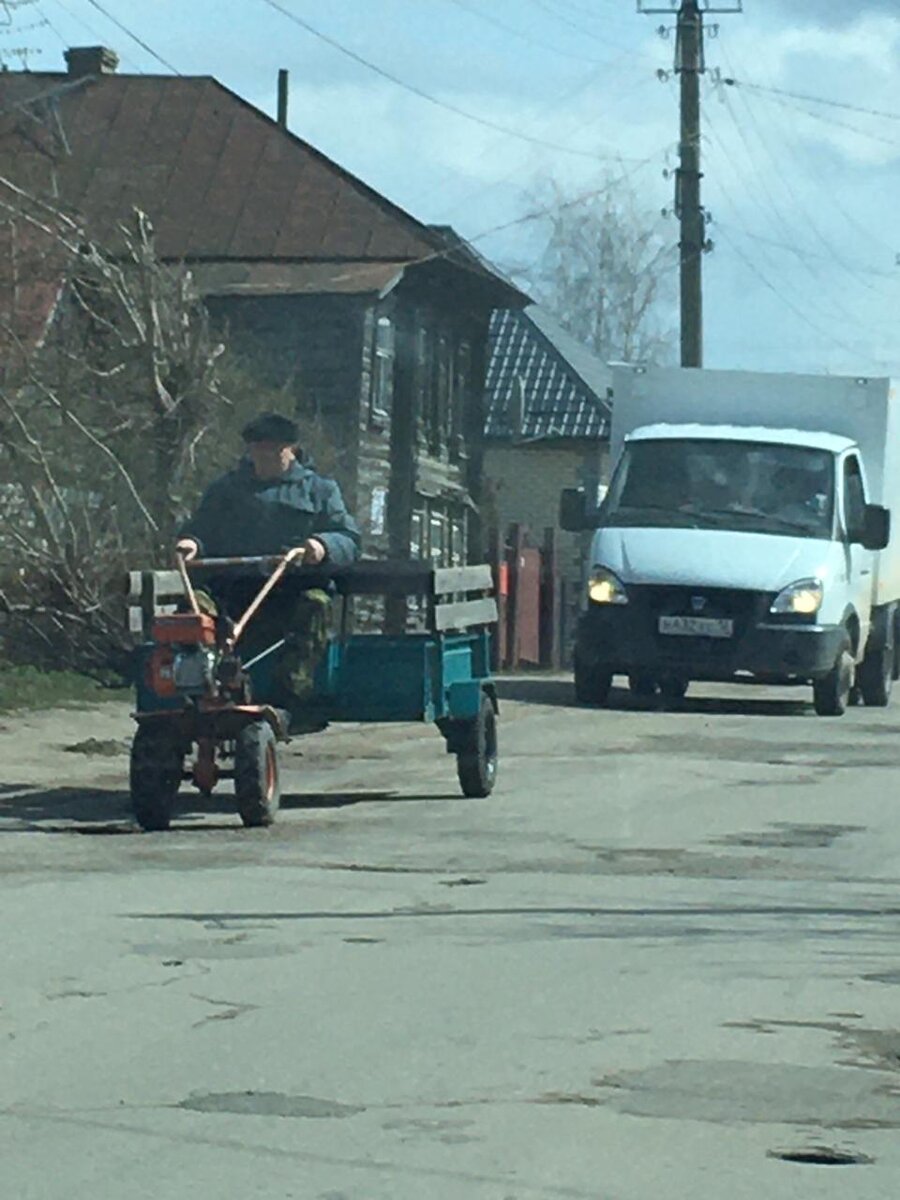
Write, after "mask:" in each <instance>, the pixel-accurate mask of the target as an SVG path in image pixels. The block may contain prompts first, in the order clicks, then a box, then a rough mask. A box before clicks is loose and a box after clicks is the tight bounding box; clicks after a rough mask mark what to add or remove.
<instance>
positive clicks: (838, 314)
mask: <svg viewBox="0 0 900 1200" xmlns="http://www.w3.org/2000/svg"><path fill="white" fill-rule="evenodd" d="M710 132H711V133H712V135H713V138H714V139H715V141H716V142H717V143H718V145H719V147H720V149H721V150H722V152H723V154H724V155H725V156H726V158H727V159H728V161H729V163H730V165H731V166H732V169H733V170H735V171H736V168H735V166H734V162H733V159H732V157H731V156H730V155H729V152H728V148H727V147H726V146H725V144H724V143H723V142H722V140H721V138H719V136H718V134H717V133H716V132H715V130H714V129H713V128H712V126H710ZM736 173H737V172H736ZM742 181H743V180H742V177H740V178H739V179H738V182H739V183H741V182H742ZM717 185H718V188H719V190H720V191H721V193H722V197H723V198H724V200H725V201H726V202H727V204H728V205H729V207H730V208H731V209H732V210H733V211H734V213H735V214H736V215H737V217H738V219H740V217H741V210H740V206H739V205H738V204H737V203H736V202H735V200H734V197H733V196H732V195H731V194H730V192H729V190H728V189H727V188H726V187H725V185H724V182H723V180H722V178H721V176H717ZM751 194H752V190H751ZM760 208H761V209H762V206H760ZM773 211H774V212H775V215H776V219H778V218H779V217H780V213H779V212H778V210H777V206H776V207H775V208H773ZM785 228H786V236H787V238H788V239H790V236H791V234H790V230H789V229H787V227H786V226H785ZM725 229H726V231H727V226H726V227H725ZM723 236H724V240H725V241H726V242H727V243H728V244H729V245H731V246H732V248H733V249H735V253H737V254H739V256H741V257H744V256H743V252H742V251H740V250H739V248H737V247H735V245H734V243H733V241H732V240H731V238H729V237H727V236H726V235H723ZM801 262H802V265H803V266H804V267H805V269H806V270H807V272H808V273H809V275H810V277H811V279H812V280H813V285H814V287H815V288H816V300H815V301H814V302H810V301H809V300H808V299H806V298H805V299H804V303H805V305H806V307H807V308H809V307H813V308H818V309H819V311H820V312H821V314H822V316H823V317H824V319H825V320H828V321H835V322H838V323H840V324H841V325H842V326H844V327H847V326H850V327H854V326H855V327H857V328H859V329H862V330H865V332H867V333H869V334H871V333H872V332H873V326H872V324H871V323H869V322H866V321H864V320H861V319H860V318H859V317H858V316H855V315H854V314H852V313H850V312H849V311H848V310H847V309H844V308H840V309H839V308H838V307H837V306H835V309H834V310H833V311H832V310H826V309H825V308H824V307H822V305H821V304H820V303H819V298H820V296H821V294H822V293H823V290H824V287H825V285H826V280H825V279H824V277H823V276H822V275H821V272H819V271H818V270H816V269H814V268H813V267H812V266H810V265H809V263H808V262H807V261H805V260H801ZM775 269H776V270H778V269H783V263H780V262H779V263H778V264H777V265H776V268H775ZM757 274H758V275H759V276H760V277H762V272H761V271H757ZM764 282H765V284H766V286H767V287H768V288H769V289H770V290H772V291H774V292H776V294H778V295H779V296H780V297H781V298H782V300H783V301H784V303H786V304H788V306H789V307H790V308H791V309H792V310H793V311H795V312H799V311H802V310H799V309H798V308H797V306H796V305H795V304H794V303H793V301H790V300H789V298H787V297H785V296H784V295H783V293H782V292H780V291H779V290H778V289H777V288H776V287H775V286H774V285H773V284H772V283H771V281H770V280H768V279H767V278H766V279H764ZM807 324H810V325H812V324H813V323H812V322H811V321H810V320H809V319H808V318H807ZM813 327H814V328H817V329H818V330H819V332H822V329H821V326H815V325H813ZM829 336H830V335H829ZM833 340H835V341H838V340H839V339H837V338H833ZM854 353H855V351H854Z"/></svg>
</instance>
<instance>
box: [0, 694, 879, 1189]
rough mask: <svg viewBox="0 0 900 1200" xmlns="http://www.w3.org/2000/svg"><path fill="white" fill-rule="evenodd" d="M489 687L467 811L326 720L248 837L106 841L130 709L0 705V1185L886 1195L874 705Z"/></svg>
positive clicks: (204, 829)
mask: <svg viewBox="0 0 900 1200" xmlns="http://www.w3.org/2000/svg"><path fill="white" fill-rule="evenodd" d="M501 686H502V694H503V701H502V712H501V739H502V742H501V770H500V779H499V783H498V788H497V791H496V793H495V795H494V796H493V797H492V798H491V799H490V800H488V801H475V800H464V799H462V798H460V796H459V795H458V792H457V786H456V779H455V772H454V766H453V760H452V759H450V758H448V757H447V756H446V755H445V754H444V753H443V743H442V742H441V740H440V738H439V736H438V735H437V734H436V733H435V732H434V731H432V730H430V729H426V728H419V727H407V726H402V727H401V726H397V727H369V728H363V727H346V728H345V727H340V728H337V729H333V730H329V731H327V732H325V733H323V734H318V735H315V736H314V737H310V738H306V739H302V740H300V741H298V742H295V743H293V744H292V745H291V747H289V748H288V750H287V751H286V752H285V754H284V756H283V771H284V792H285V797H284V806H283V810H282V813H281V816H280V819H279V822H278V824H277V825H276V826H274V827H273V828H272V829H270V830H258V831H245V830H243V829H242V828H241V827H240V825H239V822H238V820H237V817H236V816H235V815H234V812H233V810H232V807H231V805H230V803H229V797H228V796H227V794H222V795H221V796H219V795H217V796H216V797H214V799H213V801H212V802H211V803H209V804H202V803H200V802H199V800H198V798H197V797H196V796H194V795H193V794H192V793H191V792H190V791H187V792H186V793H185V794H184V796H183V802H184V803H183V811H182V812H181V813H180V814H179V817H178V819H177V821H176V822H175V825H174V828H173V830H172V831H171V832H170V833H168V834H142V833H139V832H138V831H136V830H135V828H134V826H133V825H132V823H131V821H130V819H129V816H128V805H127V793H126V790H125V789H126V779H127V739H128V738H129V736H130V728H129V719H128V709H127V706H126V705H124V704H107V705H103V706H101V707H99V708H95V709H92V710H90V711H86V712H78V711H74V710H69V711H64V712H52V713H41V714H31V715H28V716H21V717H15V716H14V717H6V718H3V719H2V725H0V904H2V912H3V930H4V933H3V940H2V950H0V966H2V971H0V1178H2V1181H3V1183H2V1192H0V1194H2V1196H3V1197H4V1198H5V1197H7V1196H8V1197H10V1198H11V1200H12V1198H15V1200H63V1198H65V1200H82V1198H85V1200H88V1198H90V1200H105V1198H106V1197H115V1198H116V1200H138V1198H141V1200H144V1198H146V1200H150V1198H151V1197H152V1198H153V1200H157V1198H158V1197H167V1198H168V1197H171V1198H179V1197H182V1196H183V1197H188V1196H189V1197H191V1200H205V1198H206V1197H210V1198H211V1197H216V1198H217V1200H232V1198H234V1200H237V1198H238V1197H240V1198H241V1200H243V1198H245V1197H260V1198H265V1200H270V1198H272V1200H274V1198H281V1197H299V1198H302V1200H423V1198H424V1200H432V1198H433V1200H462V1198H466V1200H469V1198H471V1200H532V1198H536V1197H539V1198H547V1200H551V1198H556V1197H568V1198H573V1200H651V1198H652V1200H656V1198H657V1197H671V1198H673V1200H682V1198H683V1197H691V1200H721V1198H722V1197H723V1196H727V1197H728V1198H729V1200H751V1198H752V1200H758V1198H759V1197H760V1196H766V1197H767V1198H776V1200H780V1198H782V1197H784V1198H788V1197H790V1198H795V1197H801V1196H802V1197H806V1196H809V1197H816V1198H817V1200H818V1198H819V1197H823V1198H825V1200H828V1198H830V1197H832V1196H833V1197H837V1196H841V1197H845V1196H847V1195H853V1196H854V1197H862V1198H863V1200H881V1198H884V1200H888V1198H891V1200H892V1198H893V1197H895V1196H896V1195H897V1194H898V1193H900V1138H898V1134H897V1130H898V1129H900V938H898V933H900V822H898V819H897V810H898V806H900V732H898V718H897V715H896V713H895V712H894V711H892V710H890V709H888V710H886V711H876V710H867V709H862V708H859V709H854V710H852V711H851V712H850V713H848V715H847V716H846V717H845V718H844V719H842V720H839V721H829V720H822V719H818V718H816V717H815V716H814V715H813V714H812V710H811V708H810V707H809V706H808V705H806V704H805V702H804V701H805V695H804V694H801V693H799V692H790V691H777V690H768V691H764V692H760V691H757V690H750V689H747V688H730V689H726V688H715V687H709V688H700V687H698V688H696V689H694V690H693V691H692V694H691V698H690V699H689V700H688V701H687V702H686V703H685V704H684V705H683V706H682V707H681V708H679V709H678V710H676V711H662V710H661V709H659V708H657V707H655V706H653V705H651V706H649V707H639V706H637V705H636V704H634V703H632V702H631V701H630V700H629V699H628V697H627V696H625V694H624V693H620V694H619V695H618V696H617V699H616V706H615V708H614V709H613V710H611V711H593V710H587V709H580V708H576V707H574V706H573V705H572V703H571V700H570V692H571V687H570V683H569V682H568V681H567V680H565V679H561V678H548V677H531V678H516V679H512V680H504V681H503V682H502V685H501ZM898 704H900V700H898ZM75 751H77V752H75Z"/></svg>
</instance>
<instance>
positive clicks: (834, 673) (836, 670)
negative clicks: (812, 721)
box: [813, 650, 854, 717]
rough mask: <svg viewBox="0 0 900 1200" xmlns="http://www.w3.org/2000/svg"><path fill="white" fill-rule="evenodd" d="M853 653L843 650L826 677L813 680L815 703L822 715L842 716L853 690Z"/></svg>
mask: <svg viewBox="0 0 900 1200" xmlns="http://www.w3.org/2000/svg"><path fill="white" fill-rule="evenodd" d="M853 666H854V664H853V655H852V654H851V653H850V651H849V650H842V651H841V653H840V655H839V656H838V660H837V662H836V663H835V664H834V666H833V667H832V668H831V670H830V671H829V672H828V674H827V675H826V676H825V677H824V679H816V680H815V681H814V682H813V704H814V705H815V709H816V713H817V714H818V715H819V716H820V717H842V716H843V715H844V713H845V712H846V711H847V707H848V705H849V703H850V693H851V692H852V690H853Z"/></svg>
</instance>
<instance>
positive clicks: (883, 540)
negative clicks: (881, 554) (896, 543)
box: [853, 504, 891, 550]
mask: <svg viewBox="0 0 900 1200" xmlns="http://www.w3.org/2000/svg"><path fill="white" fill-rule="evenodd" d="M853 540H854V541H856V540H857V539H856V538H854V539H853ZM890 540H891V514H890V512H888V510H887V509H886V508H882V507H881V505H880V504H867V505H866V510H865V515H864V517H863V527H862V530H861V531H860V536H859V541H860V542H861V543H862V546H863V549H865V550H884V549H886V548H887V546H888V543H889V542H890Z"/></svg>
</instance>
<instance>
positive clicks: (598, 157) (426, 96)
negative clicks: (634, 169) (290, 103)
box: [91, 0, 635, 162]
mask: <svg viewBox="0 0 900 1200" xmlns="http://www.w3.org/2000/svg"><path fill="white" fill-rule="evenodd" d="M91 2H92V3H93V2H94V0H91ZM262 2H263V4H267V5H268V6H269V8H272V9H274V10H275V11H276V12H279V13H281V15H282V16H283V17H286V18H287V19H288V20H289V21H293V23H294V24H295V25H299V26H300V28H301V29H305V30H306V32H307V33H309V34H312V36H313V37H315V38H318V39H319V41H321V42H324V43H325V44H326V45H328V46H331V47H332V48H333V49H335V50H338V51H339V52H340V53H341V54H343V55H345V56H346V57H347V58H350V59H352V60H353V61H354V62H356V63H359V64H360V66H363V67H366V68H367V69H368V70H370V71H374V72H375V74H376V75H380V76H381V78H382V79H387V80H388V82H390V83H393V84H395V85H396V86H397V87H400V88H403V90H404V91H406V92H411V93H412V94H413V95H414V96H418V97H419V98H420V99H421V100H427V101H428V103H429V104H434V105H435V106H436V107H437V108H443V109H446V111H447V112H452V113H455V115H456V116H458V117H464V118H465V119H466V120H467V121H472V122H474V123H475V124H476V125H481V126H483V127H484V128H485V129H493V130H494V131H495V132H496V133H503V134H506V135H507V136H508V137H514V138H518V139H519V140H520V141H523V142H530V143H531V144H532V145H534V146H543V147H544V148H545V149H548V150H558V151H560V153H562V154H572V155H575V156H576V157H577V158H590V159H593V160H595V161H596V162H610V161H619V156H618V155H615V156H610V155H602V154H595V153H594V151H593V150H579V149H577V148H576V147H575V146H561V145H559V144H558V143H557V142H549V141H547V140H546V139H544V138H539V137H533V136H532V135H531V134H528V133H522V132H520V130H518V129H511V128H510V127H509V126H507V125H500V124H499V123H498V122H496V121H491V120H489V119H488V118H487V117H479V116H477V115H476V114H475V113H470V112H467V111H466V109H464V108H459V107H458V106H457V105H455V104H452V103H451V102H450V101H447V100H439V99H438V98H437V96H432V95H431V93H430V92H426V91H425V90H424V89H423V88H420V87H417V86H416V84H414V83H407V82H406V80H404V79H401V78H400V76H399V75H394V74H393V73H392V72H391V71H387V70H385V68H384V67H379V66H378V64H377V63H373V62H371V61H370V60H369V59H367V58H363V56H362V55H361V54H357V53H356V51H355V50H351V49H350V48H349V46H345V45H343V43H342V42H339V41H337V39H335V38H333V37H330V36H329V35H328V34H327V33H322V31H321V30H320V29H316V28H315V26H313V25H310V23H309V22H308V21H306V20H304V19H303V17H298V16H297V15H296V13H292V12H291V11H290V10H289V9H287V8H285V7H284V5H282V4H279V3H278V0H262ZM626 161H630V162H634V161H635V160H634V159H629V160H626Z"/></svg>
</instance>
